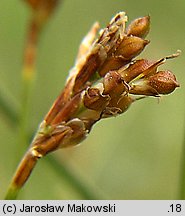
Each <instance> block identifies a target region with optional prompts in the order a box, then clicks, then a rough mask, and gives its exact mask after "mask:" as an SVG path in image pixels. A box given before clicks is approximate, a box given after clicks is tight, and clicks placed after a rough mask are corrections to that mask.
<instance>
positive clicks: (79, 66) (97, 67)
mask: <svg viewBox="0 0 185 216" xmlns="http://www.w3.org/2000/svg"><path fill="white" fill-rule="evenodd" d="M30 1H31V0H30ZM32 2H36V1H34V0H32ZM33 5H35V6H36V5H37V4H33ZM126 22H127V16H126V15H125V13H124V12H120V13H118V14H117V15H116V16H115V17H114V18H113V19H112V20H111V21H110V23H109V24H108V25H107V27H106V28H104V29H102V30H100V32H99V36H97V39H96V34H97V32H98V29H99V25H98V23H95V24H94V25H93V27H92V28H91V30H90V31H89V33H88V34H87V36H86V37H85V38H84V39H83V41H82V43H81V45H80V47H79V52H78V55H77V59H76V62H75V66H74V67H73V68H72V69H71V71H70V74H69V77H68V79H67V81H66V85H65V87H64V90H63V91H62V92H61V94H60V95H59V97H58V98H57V99H56V101H55V103H54V104H53V106H52V108H51V109H50V111H49V112H48V114H47V115H46V116H45V118H44V120H43V122H42V123H41V125H40V126H39V129H38V132H37V133H36V136H35V138H34V139H33V141H32V144H31V146H30V148H29V150H28V152H27V153H26V155H25V156H24V158H23V160H22V161H21V163H20V166H19V167H18V169H17V171H16V174H15V176H14V178H13V183H12V185H14V187H15V188H19V187H21V186H22V185H23V184H24V183H25V182H26V180H27V178H28V177H29V175H30V173H31V171H32V169H33V168H34V166H35V164H36V162H37V160H38V159H39V158H41V157H43V156H45V155H46V154H47V153H49V152H52V151H54V150H56V149H58V148H63V147H68V146H74V145H77V144H78V143H80V142H81V141H82V140H83V139H84V138H86V136H87V134H88V133H89V132H90V130H91V128H92V126H93V125H94V124H95V123H96V122H97V121H99V120H100V119H103V118H107V117H111V116H116V115H118V114H121V113H124V112H125V111H126V110H127V109H128V108H129V106H130V105H131V104H132V103H133V102H135V101H136V100H138V99H140V98H143V97H146V96H154V97H158V96H160V95H161V94H169V93H171V92H172V91H174V89H175V88H176V87H178V86H179V84H178V82H177V81H176V78H175V76H174V75H173V74H172V73H171V72H170V71H169V70H166V71H158V67H159V66H160V65H161V64H163V63H164V62H165V61H166V59H169V58H174V57H176V56H178V53H177V54H173V55H171V56H167V57H165V58H162V59H160V60H158V61H149V60H147V59H138V60H135V57H136V56H138V55H139V54H140V53H141V52H142V51H143V49H144V48H145V46H146V45H147V44H148V43H149V41H148V40H145V37H146V35H147V34H148V32H149V28H150V17H149V16H146V17H142V18H138V19H136V20H134V21H133V22H132V23H131V24H130V25H129V26H128V27H127V28H126V27H125V23H126Z"/></svg>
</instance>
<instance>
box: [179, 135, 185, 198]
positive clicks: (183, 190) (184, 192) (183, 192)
mask: <svg viewBox="0 0 185 216" xmlns="http://www.w3.org/2000/svg"><path fill="white" fill-rule="evenodd" d="M180 167H181V169H180V185H179V197H178V199H179V200H185V133H184V138H183V144H182V152H181V165H180Z"/></svg>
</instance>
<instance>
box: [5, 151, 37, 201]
mask: <svg viewBox="0 0 185 216" xmlns="http://www.w3.org/2000/svg"><path fill="white" fill-rule="evenodd" d="M37 160H38V158H37V157H36V156H35V155H33V154H32V152H31V151H28V152H27V153H26V154H25V156H24V157H23V159H22V161H21V162H20V165H19V166H18V169H17V171H16V174H15V175H14V177H13V179H12V182H11V183H10V187H9V189H8V191H7V194H6V196H5V199H8V200H14V199H16V198H17V195H18V193H19V191H20V189H21V188H22V186H23V184H24V182H25V181H26V180H27V179H28V177H29V176H30V174H31V172H32V170H33V168H34V167H35V165H36V163H37Z"/></svg>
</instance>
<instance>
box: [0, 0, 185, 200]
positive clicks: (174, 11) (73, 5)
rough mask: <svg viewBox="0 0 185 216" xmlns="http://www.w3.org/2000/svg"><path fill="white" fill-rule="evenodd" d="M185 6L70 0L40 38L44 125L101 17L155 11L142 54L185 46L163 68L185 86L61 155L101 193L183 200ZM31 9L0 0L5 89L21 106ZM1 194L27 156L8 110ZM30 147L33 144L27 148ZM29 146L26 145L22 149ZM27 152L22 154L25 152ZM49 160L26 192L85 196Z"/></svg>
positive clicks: (36, 100) (38, 110) (35, 118)
mask: <svg viewBox="0 0 185 216" xmlns="http://www.w3.org/2000/svg"><path fill="white" fill-rule="evenodd" d="M184 8H185V2H184V1H183V0H176V1H174V0H172V1H167V0H164V1H159V0H156V1H146V0H141V1H138V2H137V1H134V0H130V1H122V0H117V1H112V0H106V1H105V0H99V1H92V0H89V1H85V0H78V1H76V0H70V1H67V0H66V1H64V2H63V4H62V5H60V6H59V7H58V9H57V10H56V13H55V16H54V17H53V18H52V19H51V20H50V22H49V23H48V25H47V26H46V27H45V29H44V31H43V34H42V36H41V38H40V43H39V51H38V59H37V76H36V80H35V87H34V90H33V91H34V92H33V101H32V103H31V109H30V110H31V113H30V124H29V128H30V131H33V130H36V129H37V126H38V124H39V122H40V121H41V120H42V118H43V117H44V115H45V114H46V112H47V111H48V109H49V108H50V106H51V104H52V103H53V101H54V99H55V98H56V96H57V95H58V94H59V93H60V91H61V89H62V88H63V86H64V82H65V78H66V76H67V74H68V71H69V69H70V68H71V67H72V66H73V63H74V59H75V56H76V52H77V49H78V45H79V43H80V41H81V40H82V38H83V36H84V35H85V34H86V33H87V31H88V30H89V28H90V26H91V25H92V24H93V23H94V21H99V22H100V24H101V26H102V27H103V26H105V24H106V23H108V22H109V20H110V18H111V17H112V16H113V15H114V14H115V13H117V12H119V11H125V12H126V13H127V15H128V17H129V20H133V19H134V18H136V17H139V16H144V15H147V14H149V15H150V16H151V30H150V33H149V36H148V37H147V39H150V40H151V43H150V44H149V45H148V47H147V48H146V50H145V51H144V52H143V54H142V56H143V57H147V59H157V58H160V57H163V56H166V55H168V54H171V53H174V52H175V51H176V50H177V49H181V50H182V55H181V56H180V57H179V58H177V59H174V60H173V61H169V62H168V63H167V64H165V65H164V66H162V68H164V69H165V68H169V69H171V70H172V71H173V72H174V73H175V74H176V76H177V78H178V81H179V82H180V84H181V88H179V89H177V91H175V92H174V93H173V94H172V95H169V96H166V97H162V98H161V99H160V100H159V103H158V100H157V99H155V98H154V99H152V98H150V99H145V100H144V101H142V102H140V101H138V102H137V103H136V104H134V105H133V106H132V107H131V108H130V109H129V111H128V112H126V113H125V114H123V115H122V116H119V117H116V118H111V119H107V120H103V121H101V122H99V123H97V124H96V125H95V127H94V128H93V130H92V132H91V133H90V135H89V137H88V139H86V140H85V141H84V142H83V143H82V145H80V146H79V147H75V148H71V149H64V150H59V151H57V152H56V153H53V154H55V155H56V157H57V158H58V159H59V160H60V159H61V162H65V163H66V164H68V166H70V167H71V169H73V170H74V172H75V174H77V175H78V176H79V178H81V179H82V180H83V181H85V182H86V183H87V184H88V185H90V186H91V189H92V190H93V192H94V193H95V194H97V196H99V198H100V199H101V198H102V199H176V198H178V193H179V181H180V169H181V156H182V154H181V152H182V139H183V132H184V131H183V121H184V107H185V104H184V93H185V89H184V84H185V78H184V54H183V51H184V50H185V40H184V32H185V25H184V18H185V15H184ZM29 15H30V10H29V9H28V7H27V6H26V4H24V2H23V1H21V0H15V1H12V0H1V2H0V94H1V95H3V96H4V97H7V98H8V101H9V104H10V105H11V106H12V107H16V105H19V101H20V96H21V95H20V92H21V69H22V53H23V49H24V42H25V35H26V29H27V21H28V19H29ZM0 122H1V123H0V145H1V146H0V147H1V148H0V149H1V151H0V198H3V194H4V193H5V191H6V188H7V186H8V183H9V180H10V178H11V176H12V174H13V172H14V170H15V168H16V166H17V163H18V161H19V160H20V158H19V157H20V154H19V148H23V146H22V144H20V143H18V141H17V140H18V135H17V134H18V133H17V130H16V129H12V127H11V126H10V124H9V122H8V121H7V119H6V118H4V116H3V114H2V113H0ZM24 148H25V149H26V146H25V147H24ZM21 151H22V150H21ZM17 155H19V157H18V156H17ZM44 160H45V159H42V160H41V161H40V162H39V164H38V166H37V167H36V169H35V170H34V172H33V174H32V176H31V178H30V179H29V181H28V183H27V184H26V186H25V188H24V190H23V191H22V192H21V194H20V196H19V198H20V199H78V198H81V197H80V196H79V194H78V193H77V192H76V191H75V190H74V188H73V187H71V185H70V184H69V183H68V182H66V181H65V179H61V178H59V176H58V175H57V174H56V173H55V172H54V171H53V169H52V168H51V166H49V165H48V163H45V161H44Z"/></svg>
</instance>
